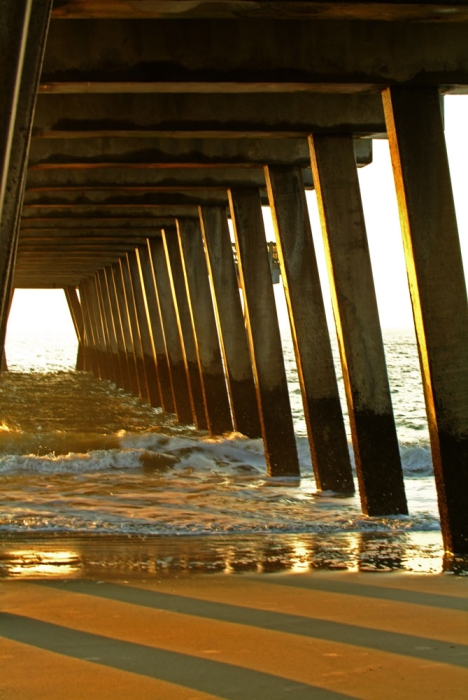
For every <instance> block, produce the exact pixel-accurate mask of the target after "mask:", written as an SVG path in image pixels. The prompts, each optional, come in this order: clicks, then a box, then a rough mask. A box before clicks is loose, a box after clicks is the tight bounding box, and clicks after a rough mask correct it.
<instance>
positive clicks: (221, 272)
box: [200, 206, 261, 438]
mask: <svg viewBox="0 0 468 700" xmlns="http://www.w3.org/2000/svg"><path fill="white" fill-rule="evenodd" d="M200 224H201V230H202V235H203V242H204V245H205V251H206V261H207V265H208V270H209V275H210V282H211V291H212V294H213V305H214V308H215V312H216V319H217V323H218V332H219V337H220V344H221V349H222V351H223V359H224V365H225V367H226V379H227V382H228V386H229V395H230V398H231V408H232V417H233V422H234V429H235V430H236V431H238V432H239V433H242V434H243V435H247V436H248V437H250V438H258V437H261V428H260V419H259V414H258V406H257V398H256V392H255V383H254V378H253V372H252V363H251V360H250V353H249V346H248V341H247V334H246V328H245V324H244V316H243V313H242V305H241V299H240V295H239V284H238V278H237V274H236V268H235V265H234V258H233V255H232V244H231V237H230V234H229V227H228V220H227V215H226V209H225V207H214V206H203V207H200Z"/></svg>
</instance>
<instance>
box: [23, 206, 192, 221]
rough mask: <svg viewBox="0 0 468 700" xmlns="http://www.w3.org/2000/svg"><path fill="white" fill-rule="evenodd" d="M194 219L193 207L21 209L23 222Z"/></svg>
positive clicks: (48, 207)
mask: <svg viewBox="0 0 468 700" xmlns="http://www.w3.org/2000/svg"><path fill="white" fill-rule="evenodd" d="M178 216H183V217H186V216H187V217H196V218H198V207H197V206H193V205H173V206H172V205H161V206H153V205H148V206H146V207H142V206H141V205H140V206H138V207H137V206H131V205H120V206H119V205H117V204H109V205H92V204H80V205H78V204H77V205H74V206H70V204H56V205H43V206H40V205H34V206H31V205H30V206H24V207H23V222H24V221H25V219H29V218H32V219H38V218H46V219H52V218H54V217H56V218H58V219H65V218H69V219H97V218H101V217H102V218H103V219H108V218H111V219H116V218H119V217H122V218H123V219H133V220H135V221H136V220H138V218H142V219H145V220H147V219H148V218H151V217H155V218H158V217H164V218H166V217H173V218H175V217H178Z"/></svg>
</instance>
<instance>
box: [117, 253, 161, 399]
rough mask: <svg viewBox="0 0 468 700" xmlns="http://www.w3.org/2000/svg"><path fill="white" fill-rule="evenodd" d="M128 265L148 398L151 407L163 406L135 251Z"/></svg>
mask: <svg viewBox="0 0 468 700" xmlns="http://www.w3.org/2000/svg"><path fill="white" fill-rule="evenodd" d="M126 257H127V265H128V269H129V274H130V281H131V285H132V288H133V300H134V303H135V312H136V316H137V321H138V327H139V329H140V339H141V347H142V351H143V363H144V367H145V375H146V382H147V386H148V392H149V394H148V396H149V402H150V404H151V406H157V407H159V406H161V405H162V400H161V388H160V383H159V375H158V368H157V364H156V353H155V349H154V343H153V338H152V336H151V328H150V326H149V323H148V317H147V314H146V309H145V297H144V291H143V287H142V282H141V278H140V271H139V269H138V259H137V255H136V252H135V251H132V252H130V253H127V256H126Z"/></svg>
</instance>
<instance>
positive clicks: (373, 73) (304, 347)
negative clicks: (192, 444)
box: [0, 0, 468, 553]
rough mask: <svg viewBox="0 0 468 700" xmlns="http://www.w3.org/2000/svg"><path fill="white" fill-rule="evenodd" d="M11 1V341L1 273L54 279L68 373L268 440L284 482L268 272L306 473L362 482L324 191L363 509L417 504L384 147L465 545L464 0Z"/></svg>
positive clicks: (448, 514) (48, 283) (4, 231)
mask: <svg viewBox="0 0 468 700" xmlns="http://www.w3.org/2000/svg"><path fill="white" fill-rule="evenodd" d="M1 12H2V18H1V22H0V89H1V94H2V96H3V99H2V107H1V109H0V335H1V337H0V347H3V345H4V339H5V331H6V325H7V321H8V313H9V308H10V303H11V297H12V293H13V290H14V289H15V288H62V289H64V290H65V294H66V296H67V300H68V303H69V307H70V312H71V315H72V318H73V321H74V325H75V329H76V332H77V337H78V341H79V354H78V365H77V367H78V369H82V370H87V371H91V372H93V373H94V374H95V375H96V376H98V377H100V378H104V379H109V380H112V381H113V382H115V383H117V384H118V385H119V386H121V387H123V388H125V389H126V390H128V391H131V392H134V393H135V394H137V395H139V396H140V397H141V398H142V399H143V400H145V401H147V402H149V403H150V404H151V405H152V406H155V407H162V409H163V410H164V411H167V412H171V413H175V414H176V416H177V419H178V421H179V422H180V423H183V424H190V423H193V424H195V426H196V427H197V428H199V429H202V430H208V431H209V433H210V434H212V435H217V434H223V433H225V432H229V431H233V430H236V431H238V432H240V433H243V434H245V435H247V436H249V437H262V438H263V443H264V448H265V456H266V461H267V466H268V470H269V473H270V475H272V476H295V475H298V474H299V463H298V457H297V450H296V441H295V436H294V430H293V424H292V417H291V408H290V403H289V396H288V389H287V383H286V375H285V368H284V360H283V354H282V347H281V339H280V334H279V327H278V319H277V315H276V309H275V302H274V293H273V285H272V282H273V281H274V275H275V272H277V269H278V267H277V266H279V272H280V273H281V277H282V282H283V284H284V288H285V293H286V301H287V306H288V312H289V319H290V324H291V330H292V337H293V341H294V349H295V355H296V364H297V369H298V375H299V380H300V386H301V391H302V399H303V405H304V414H305V419H306V425H307V430H308V436H309V443H310V450H311V455H312V462H313V468H314V472H315V478H316V483H317V486H318V488H319V489H324V490H333V491H336V492H341V493H350V492H352V491H353V489H354V485H353V477H352V471H351V465H350V459H349V454H348V447H347V441H346V435H345V430H344V424H343V415H342V409H341V406H340V400H339V395H338V389H337V380H336V376H335V370H334V366H333V359H332V352H331V345H330V338H329V333H328V329H327V323H326V317H325V310H324V302H323V298H322V291H321V287H320V281H319V276H318V270H317V263H316V259H315V252H314V247H313V242H312V236H311V229H310V222H309V216H308V211H307V202H306V194H305V193H306V190H307V189H312V188H315V190H316V192H317V201H318V205H319V212H320V218H321V225H322V235H323V238H324V242H325V250H326V255H327V263H328V269H329V275H330V287H331V290H332V303H333V310H334V316H335V322H336V329H337V334H338V340H339V347H340V354H341V362H342V369H343V376H344V380H345V387H346V398H347V403H348V410H349V415H350V423H351V430H352V441H353V449H354V456H355V462H356V470H357V476H358V484H359V492H360V496H361V502H362V507H363V511H364V512H365V513H366V514H368V515H371V516H372V515H387V514H402V513H403V514H404V513H406V512H407V505H406V497H405V491H404V484H403V476H402V468H401V462H400V456H399V450H398V442H397V436H396V430H395V421H394V416H393V409H392V403H391V399H390V391H389V384H388V378H387V368H386V364H385V356H384V351H383V342H382V333H381V328H380V322H379V316H378V311H377V304H376V298H375V290H374V280H373V277H372V268H371V263H370V256H369V249H368V244H367V237H366V228H365V222H364V216H363V211H362V203H361V195H360V190H359V181H358V176H357V167H363V166H365V165H367V164H369V163H370V162H371V161H372V139H382V138H388V139H389V143H390V149H391V155H392V164H393V170H394V175H395V185H396V190H397V196H398V203H399V210H400V220H401V228H402V236H403V242H404V249H405V256H406V265H407V272H408V279H409V285H410V292H411V299H412V304H413V312H414V318H415V326H416V332H417V339H418V347H419V355H420V360H421V373H422V377H423V384H424V391H425V399H426V406H427V415H428V422H429V430H430V438H431V448H432V455H433V462H434V471H435V478H436V486H437V492H438V499H439V508H440V515H441V523H442V531H443V537H444V544H445V547H446V549H447V550H448V551H453V552H457V553H468V303H467V294H466V286H465V276H464V271H463V266H462V259H461V253H460V244H459V238H458V231H457V223H456V218H455V210H454V204H453V196H452V190H451V183H450V174H449V169H448V161H447V154H446V146H445V139H444V132H443V110H441V104H442V99H441V98H442V96H443V95H444V94H448V93H457V94H462V93H465V92H466V91H467V89H468V41H467V30H468V3H464V2H447V1H445V2H413V1H406V2H402V1H394V2H391V1H389V2H380V1H379V2H366V1H361V2H354V1H352V0H347V1H346V2H323V1H321V2H318V1H316V0H308V1H306V0H301V1H295V0H290V1H289V2H277V1H275V0H271V1H267V0H265V1H253V0H252V1H251V0H242V1H238V0H232V1H231V0H216V2H215V1H212V0H203V1H199V2H198V1H195V2H193V1H190V2H188V1H185V0H178V1H176V2H169V1H167V0H55V1H52V0H2V10H1ZM262 205H268V206H269V207H270V208H271V212H272V216H273V222H274V228H275V236H276V244H275V246H274V249H272V248H271V247H270V250H269V249H268V248H267V245H266V239H265V231H264V224H263V218H262ZM231 232H232V235H233V240H234V243H233V242H232V240H231ZM233 248H234V249H233ZM272 275H273V277H272ZM239 289H241V291H242V293H241V294H240V293H239Z"/></svg>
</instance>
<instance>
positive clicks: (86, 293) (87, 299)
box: [80, 279, 106, 379]
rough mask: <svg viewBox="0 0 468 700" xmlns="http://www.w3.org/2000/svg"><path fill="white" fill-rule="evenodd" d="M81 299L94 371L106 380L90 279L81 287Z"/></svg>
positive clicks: (99, 377)
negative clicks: (90, 344) (90, 343)
mask: <svg viewBox="0 0 468 700" xmlns="http://www.w3.org/2000/svg"><path fill="white" fill-rule="evenodd" d="M80 297H81V299H82V303H83V318H84V320H85V327H86V318H87V319H88V325H89V335H90V338H91V342H92V348H93V351H92V357H93V361H92V371H93V374H94V375H95V376H96V377H97V378H98V379H105V374H106V372H105V368H104V363H103V357H102V352H101V346H100V341H99V335H98V329H97V325H96V314H95V308H94V304H93V299H92V294H91V284H90V279H87V280H85V282H84V283H83V284H82V285H80Z"/></svg>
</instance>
